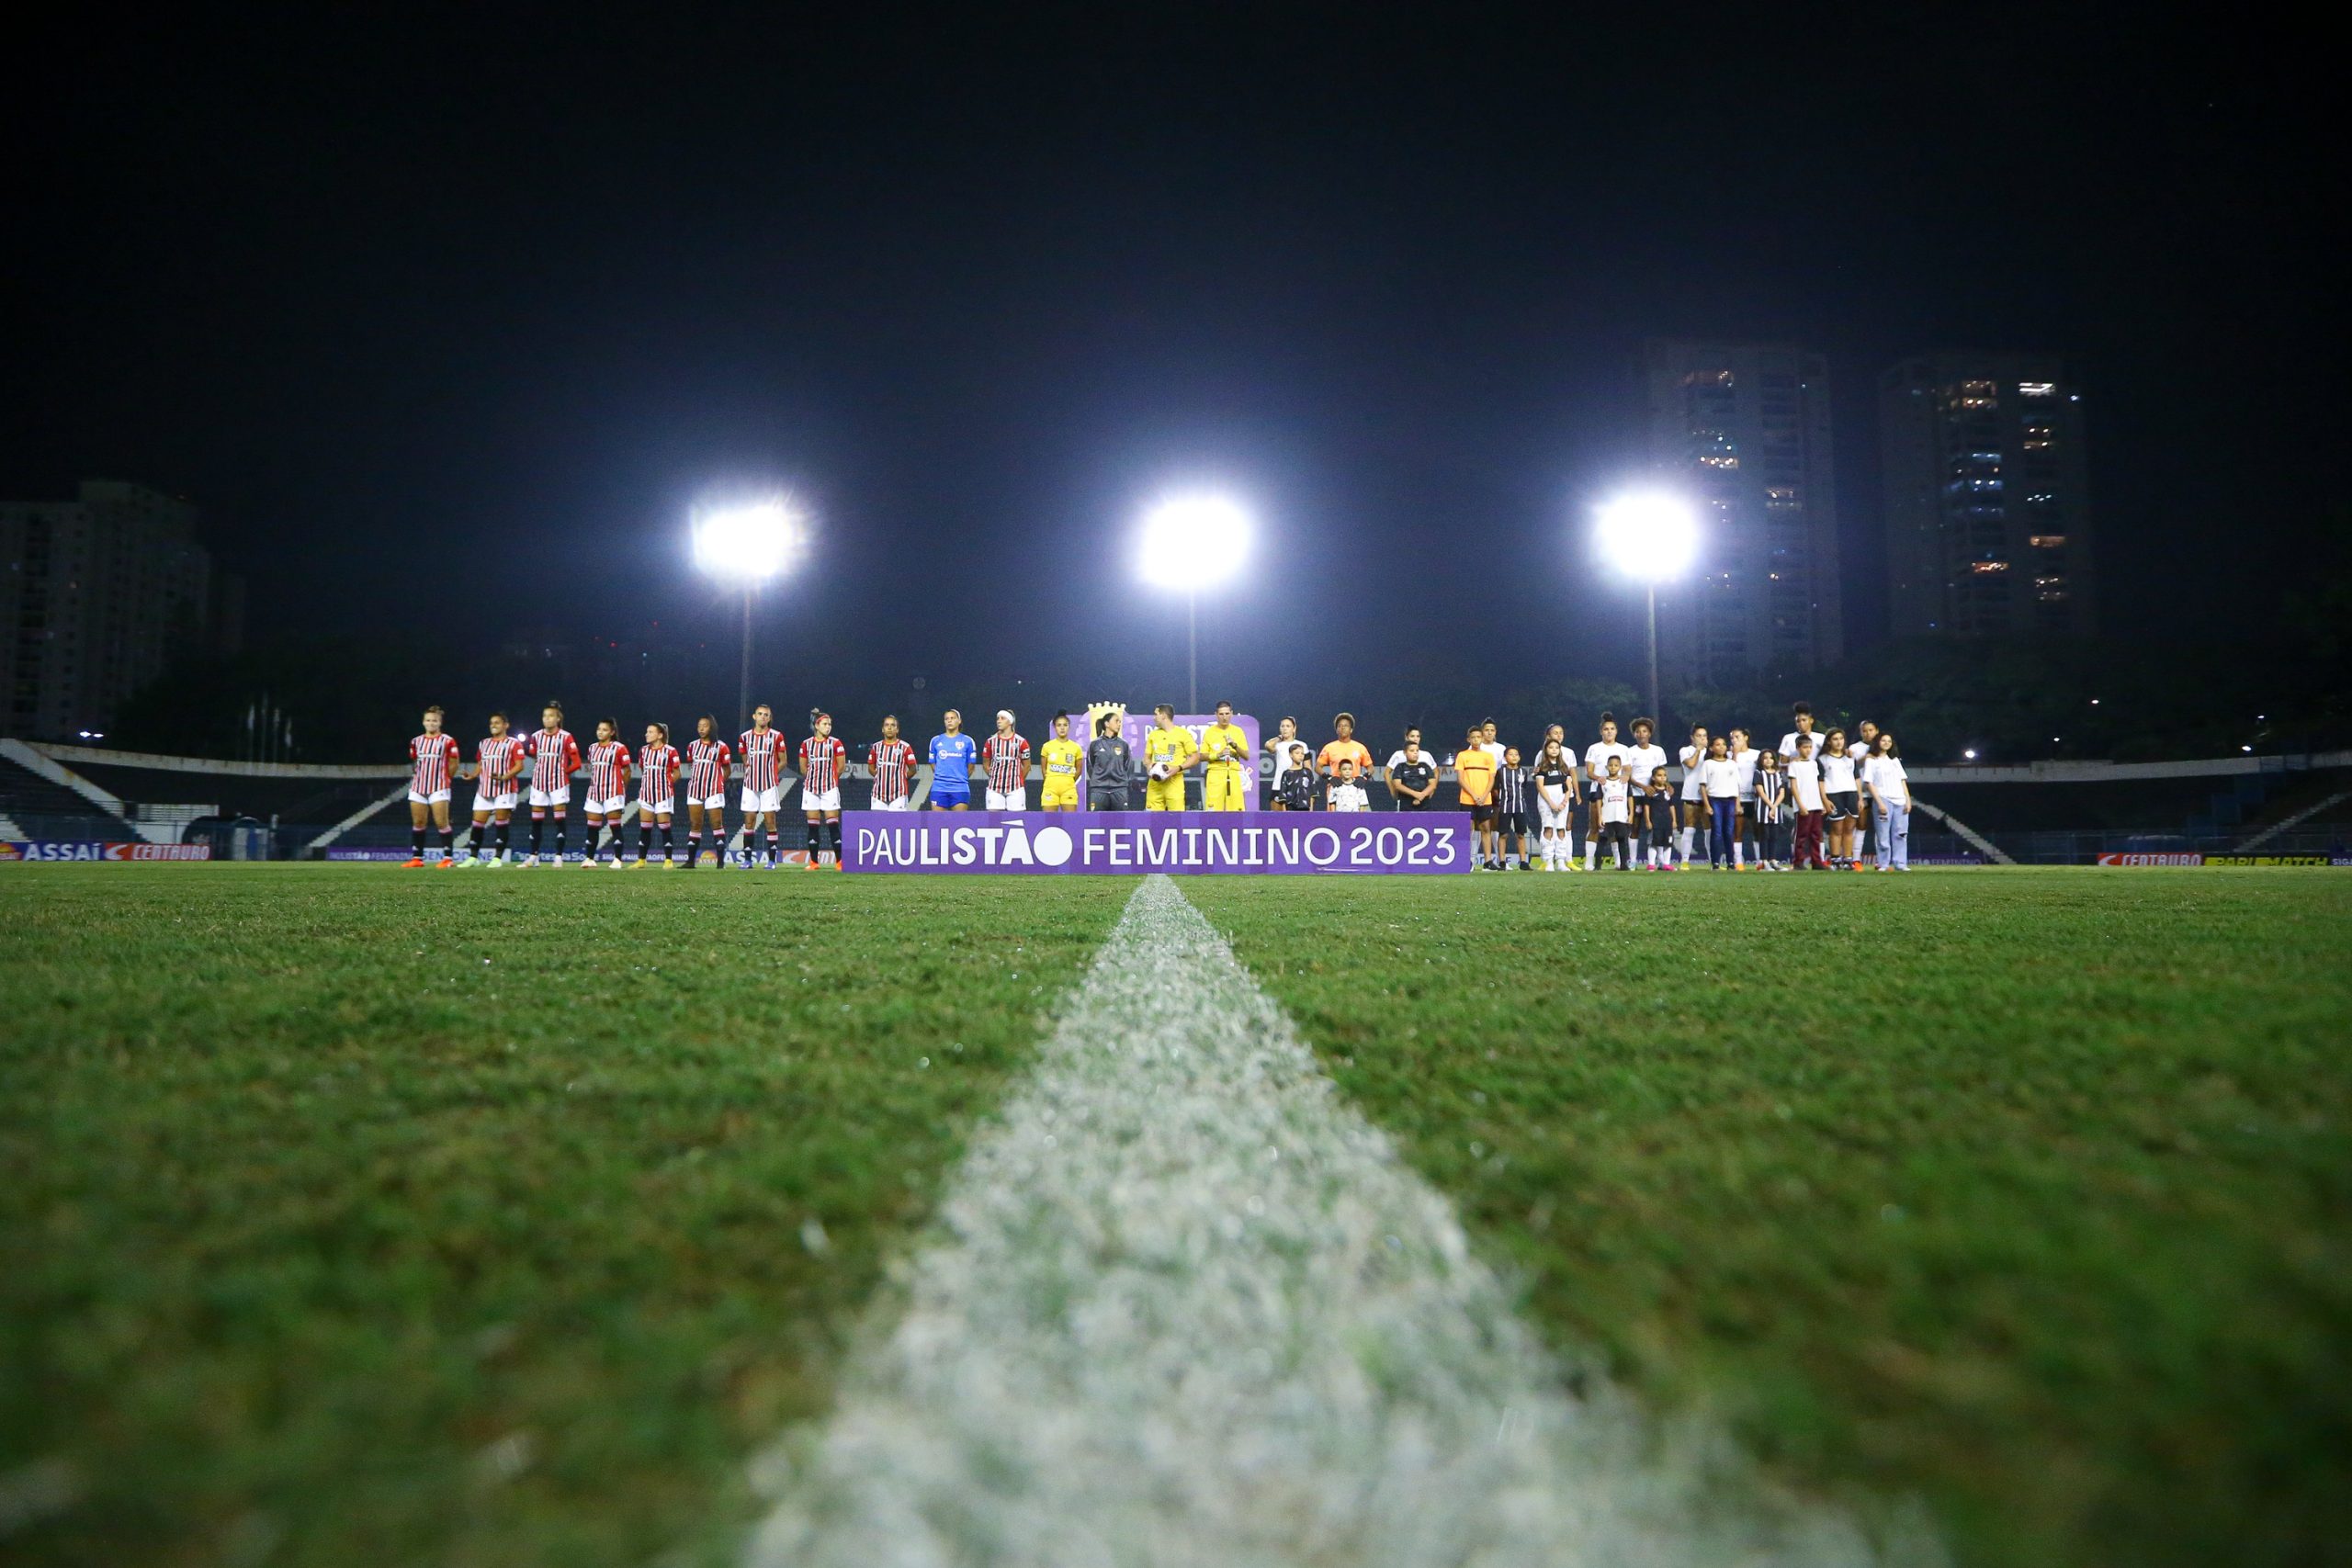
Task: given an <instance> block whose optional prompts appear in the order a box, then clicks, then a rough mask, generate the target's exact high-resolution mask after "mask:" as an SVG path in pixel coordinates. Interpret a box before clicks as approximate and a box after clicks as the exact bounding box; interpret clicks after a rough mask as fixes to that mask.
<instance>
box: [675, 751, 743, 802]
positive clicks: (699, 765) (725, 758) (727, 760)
mask: <svg viewBox="0 0 2352 1568" xmlns="http://www.w3.org/2000/svg"><path fill="white" fill-rule="evenodd" d="M733 761H735V755H734V753H733V752H731V751H729V750H728V749H727V742H726V741H724V740H705V739H702V737H700V736H696V737H695V739H692V740H689V741H687V742H686V766H687V769H688V773H687V776H686V794H687V795H691V796H693V797H694V798H695V799H696V800H708V799H709V798H710V797H711V796H712V795H725V794H726V793H727V770H728V768H729V765H730V764H731V763H733Z"/></svg>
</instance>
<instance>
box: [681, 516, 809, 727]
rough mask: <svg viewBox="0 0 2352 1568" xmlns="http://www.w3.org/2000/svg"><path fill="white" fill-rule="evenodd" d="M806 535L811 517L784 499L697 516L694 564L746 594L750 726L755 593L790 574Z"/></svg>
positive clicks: (743, 706)
mask: <svg viewBox="0 0 2352 1568" xmlns="http://www.w3.org/2000/svg"><path fill="white" fill-rule="evenodd" d="M808 536H809V526H808V519H807V518H806V517H805V516H804V515H803V514H802V513H801V512H800V510H799V509H798V508H797V507H796V506H794V505H793V504H792V502H790V501H788V500H786V499H785V498H783V497H781V496H776V497H770V498H768V499H765V500H761V501H751V502H733V503H730V504H728V505H724V506H712V507H707V508H705V509H703V510H701V511H698V512H696V513H695V519H694V549H695V566H697V567H699V568H701V569H702V570H704V571H707V572H708V573H709V574H710V575H711V576H713V577H715V578H717V579H718V581H721V582H724V583H727V584H729V586H732V587H738V588H741V590H742V591H743V667H742V674H741V681H740V682H739V683H738V685H737V687H736V711H737V716H738V718H739V720H740V722H741V724H742V725H743V726H744V727H745V728H750V726H751V722H752V593H753V592H756V591H757V590H758V588H759V586H760V584H761V583H763V582H766V581H770V580H771V579H773V578H775V577H777V576H779V575H781V574H782V573H784V572H786V571H787V570H791V568H792V565H793V563H794V562H795V561H797V559H799V557H800V552H801V550H802V549H803V548H804V547H806V545H807V543H808Z"/></svg>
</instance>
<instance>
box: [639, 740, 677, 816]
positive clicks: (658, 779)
mask: <svg viewBox="0 0 2352 1568" xmlns="http://www.w3.org/2000/svg"><path fill="white" fill-rule="evenodd" d="M677 772H678V749H677V748H676V747H675V746H673V745H671V744H670V743H669V742H667V741H663V742H662V744H661V745H658V746H646V747H642V748H640V749H639V751H638V753H637V802H638V804H639V806H650V807H655V808H656V809H658V810H662V811H667V810H669V809H670V798H671V795H670V784H671V781H672V780H673V778H674V777H675V776H676V774H677Z"/></svg>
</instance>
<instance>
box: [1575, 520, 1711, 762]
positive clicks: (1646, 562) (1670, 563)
mask: <svg viewBox="0 0 2352 1568" xmlns="http://www.w3.org/2000/svg"><path fill="white" fill-rule="evenodd" d="M1593 543H1594V545H1595V546H1596V547H1598V548H1599V549H1600V554H1601V557H1602V558H1603V559H1605V560H1607V561H1608V562H1609V564H1610V565H1611V566H1612V567H1614V568H1615V569H1616V570H1619V571H1621V572H1623V574H1624V575H1626V576H1627V577H1630V578H1632V579H1634V581H1636V582H1639V583H1640V584H1641V585H1642V589H1643V592H1644V595H1645V597H1646V599H1647V600H1648V604H1649V658H1650V716H1651V717H1652V718H1653V719H1655V720H1657V722H1658V723H1660V724H1664V723H1665V722H1666V716H1665V715H1664V714H1662V713H1661V712H1660V711H1659V709H1658V700H1657V585H1658V584H1659V583H1661V582H1671V581H1674V580H1675V579H1676V578H1678V577H1679V576H1681V575H1682V574H1683V573H1684V572H1686V571H1688V570H1691V562H1692V561H1693V560H1695V559H1697V558H1698V555H1699V520H1698V518H1697V517H1696V516H1695V515H1693V514H1692V513H1691V503H1690V502H1686V501H1684V500H1683V499H1682V498H1681V497H1680V496H1678V495H1673V494H1670V493H1668V492H1667V491H1634V493H1632V494H1630V495H1621V496H1619V497H1618V498H1617V499H1616V500H1614V501H1611V502H1606V503H1604V504H1603V505H1602V506H1601V508H1600V512H1599V513H1597V514H1596V516H1595V518H1594V528H1593Z"/></svg>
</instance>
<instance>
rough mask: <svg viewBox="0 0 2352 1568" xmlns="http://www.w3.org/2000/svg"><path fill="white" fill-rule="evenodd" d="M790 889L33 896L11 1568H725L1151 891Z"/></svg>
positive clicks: (31, 884)
mask: <svg viewBox="0 0 2352 1568" xmlns="http://www.w3.org/2000/svg"><path fill="white" fill-rule="evenodd" d="M808 880H809V881H811V882H814V881H818V880H820V878H815V877H810V878H809V879H808ZM821 880H823V881H824V882H825V883H826V884H827V885H826V886H824V887H823V888H822V889H821V890H820V889H818V888H813V887H809V886H802V885H801V884H800V882H799V881H798V880H797V874H786V875H776V876H766V877H741V876H732V875H721V874H702V873H697V874H675V873H673V874H668V875H667V876H662V875H661V874H643V875H620V876H605V877H599V876H594V875H588V874H572V875H570V876H567V877H565V878H563V879H561V880H559V879H558V878H557V877H556V876H555V875H554V874H548V873H541V874H508V875H506V876H504V877H503V879H502V878H498V877H492V876H485V875H480V874H476V875H472V876H464V875H460V874H455V873H450V874H440V873H433V874H417V873H411V874H402V873H399V872H396V871H394V870H392V869H390V868H386V867H348V868H346V867H334V866H328V867H316V868H311V867H267V868H261V867H255V868H237V867H226V866H223V867H205V866H166V867H158V868H152V869H150V868H143V867H106V868H76V867H70V866H11V867H9V868H7V875H6V877H5V878H0V917H5V919H6V931H7V933H8V934H7V937H6V952H7V957H8V962H7V964H6V969H5V971H0V1008H5V1009H6V1016H7V1017H8V1019H9V1021H10V1022H9V1028H8V1030H7V1032H6V1045H5V1047H0V1081H5V1082H6V1085H7V1093H6V1096H5V1097H0V1257H5V1258H6V1260H7V1261H6V1267H5V1268H0V1473H8V1472H17V1473H18V1474H19V1475H21V1474H23V1473H24V1467H27V1466H31V1465H36V1464H44V1463H45V1464H47V1465H48V1466H49V1467H50V1469H49V1470H48V1471H46V1472H37V1473H40V1474H45V1475H56V1474H60V1473H64V1474H65V1475H66V1477H67V1479H66V1483H65V1484H66V1488H67V1489H68V1490H69V1491H70V1492H71V1493H72V1494H73V1495H75V1496H77V1497H78V1502H77V1503H76V1504H75V1506H72V1507H71V1508H68V1509H66V1510H64V1511H62V1512H60V1513H57V1514H55V1515H54V1516H52V1517H51V1518H50V1519H49V1520H48V1521H47V1522H46V1523H43V1524H40V1525H36V1526H33V1527H30V1528H28V1529H25V1530H23V1531H22V1532H21V1533H20V1535H19V1537H18V1539H17V1540H6V1541H5V1542H0V1554H5V1553H6V1551H8V1550H9V1549H16V1550H18V1551H24V1552H26V1553H27V1556H25V1557H22V1558H19V1559H17V1560H18V1561H40V1562H74V1563H93V1564H96V1563H108V1564H117V1565H121V1564H130V1563H141V1562H161V1563H230V1562H289V1563H315V1564H339V1565H344V1568H349V1565H353V1564H362V1563H399V1562H436V1563H456V1564H492V1563H497V1564H515V1563H547V1564H555V1563H562V1564H567V1565H571V1568H581V1565H584V1564H591V1563H594V1564H605V1563H610V1564H638V1563H642V1562H646V1561H648V1560H649V1559H650V1558H652V1557H654V1556H655V1555H657V1554H658V1553H661V1552H662V1551H669V1550H672V1549H673V1548H679V1547H682V1546H683V1547H684V1548H686V1549H687V1550H688V1560H689V1561H707V1562H721V1561H725V1560H726V1559H727V1557H728V1556H729V1551H728V1548H729V1545H730V1544H731V1542H732V1540H733V1539H734V1537H735V1536H736V1534H737V1533H738V1531H739V1530H740V1529H741V1527H742V1526H743V1525H744V1524H745V1523H746V1522H748V1520H749V1519H750V1518H751V1517H752V1512H753V1508H754V1500H753V1499H752V1497H751V1496H750V1495H748V1492H747V1489H746V1486H745V1483H744V1481H743V1465H744V1461H745V1458H746V1456H747V1455H748V1454H750V1453H751V1452H752V1451H753V1450H756V1449H757V1448H758V1447H759V1446H761V1445H762V1444H763V1443H765V1442H767V1441H769V1440H770V1439H772V1438H774V1437H775V1434H776V1432H777V1430H778V1429H779V1427H782V1426H783V1425H784V1424H785V1423H786V1422H788V1421H791V1420H793V1419H796V1418H799V1417H805V1416H809V1415H811V1414H813V1413H815V1412H817V1411H818V1410H820V1409H821V1408H822V1406H823V1403H824V1401H825V1399H826V1397H827V1393H828V1391H829V1384H828V1372H829V1369H830V1368H831V1364H832V1363H833V1361H834V1360H835V1359H836V1357H837V1354H838V1352H839V1349H840V1348H841V1346H842V1340H843V1338H844V1337H845V1336H846V1334H847V1333H848V1332H849V1331H850V1330H851V1329H852V1328H853V1327H854V1324H855V1320H856V1315H857V1314H858V1312H859V1309H860V1308H861V1307H862V1306H863V1305H864V1304H865V1302H866V1300H867V1299H868V1298H869V1297H870V1296H871V1294H872V1293H873V1292H874V1290H875V1287H876V1283H877V1281H878V1280H879V1279H880V1276H881V1268H882V1262H883V1259H884V1258H885V1256H886V1255H887V1254H888V1251H889V1250H890V1249H891V1248H892V1247H896V1246H898V1245H899V1244H900V1243H901V1242H902V1241H903V1240H904V1238H905V1236H906V1234H907V1231H908V1229H909V1227H910V1226H912V1225H914V1224H918V1223H919V1222H920V1220H921V1219H922V1216H923V1215H924V1213H926V1211H927V1205H928V1203H929V1201H930V1200H931V1198H932V1197H933V1193H934V1190H935V1188H936V1184H937V1179H938V1177H939V1176H940V1174H941V1172H942V1169H943V1168H944V1166H945V1165H946V1164H947V1162H948V1161H949V1160H950V1159H951V1158H952V1157H953V1156H954V1155H955V1152H956V1148H957V1146H958V1143H959V1140H960V1136H961V1134H962V1133H963V1132H964V1130H965V1129H966V1127H967V1125H968V1124H969V1122H970V1121H971V1119H972V1117H973V1116H974V1115H975V1114H977V1113H979V1112H981V1111H985V1110H986V1109H987V1108H988V1107H989V1106H990V1105H992V1104H994V1103H995V1101H996V1100H997V1097H998V1096H999V1094H1000V1093H1001V1089H1003V1086H1004V1083H1005V1080H1006V1078H1007V1076H1008V1075H1009V1074H1011V1073H1012V1072H1014V1071H1015V1070H1017V1069H1018V1068H1019V1066H1021V1065H1022V1063H1023V1060H1024V1059H1025V1058H1026V1056H1027V1055H1028V1053H1029V1051H1030V1049H1031V1047H1032V1045H1033V1043H1034V1042H1035V1038H1036V1036H1037V1032H1038V1029H1039V1020H1040V1018H1041V1016H1042V1015H1043V1014H1044V1012H1045V1010H1046V1009H1047V1007H1048V1006H1049V1005H1050V1003H1051V1001H1052V999H1053V998H1055V997H1056V996H1057V994H1058V993H1059V992H1061V991H1062V990H1063V989H1065V988H1066V987H1068V986H1069V984H1070V983H1071V981H1072V980H1073V979H1074V977H1075V976H1076V975H1077V973H1078V971H1079V969H1080V965H1081V964H1082V963H1083V962H1084V961H1085V959H1086V958H1087V956H1088V955H1089V954H1090V953H1091V952H1092V951H1093V949H1094V947H1095V946H1096V945H1097V943H1098V942H1100V941H1101V939H1102V936H1103V932H1104V931H1107V930H1108V929H1109V927H1110V925H1111V922H1112V921H1113V920H1114V919H1115V918H1116V916H1117V914H1118V911H1119V909H1120V907H1121V905H1122V904H1123V903H1124V901H1125V896H1126V891H1127V890H1126V888H1125V887H1124V886H1114V885H1107V884H1103V883H1092V882H1089V883H1080V882H1069V883H1066V884H1057V885H1051V886H1035V885H1033V886H1029V887H1026V888H1022V889H1019V890H1018V891H1019V893H1020V900H1019V902H1018V903H1015V902H1014V901H1013V898H1012V893H1013V892H1014V891H1015V889H1014V888H1013V887H1012V886H1011V885H1008V884H1003V883H981V882H976V881H953V882H951V881H944V880H941V881H933V882H929V883H925V884H905V883H900V884H896V885H886V884H880V883H876V882H874V881H870V880H860V879H849V878H824V879H821ZM811 1222H814V1224H812V1223H811ZM819 1227H821V1230H820V1228H819Z"/></svg>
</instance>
